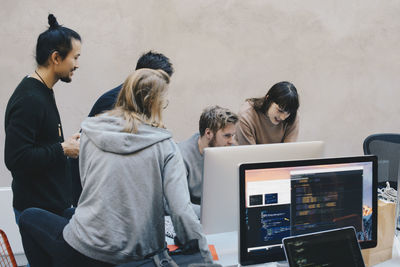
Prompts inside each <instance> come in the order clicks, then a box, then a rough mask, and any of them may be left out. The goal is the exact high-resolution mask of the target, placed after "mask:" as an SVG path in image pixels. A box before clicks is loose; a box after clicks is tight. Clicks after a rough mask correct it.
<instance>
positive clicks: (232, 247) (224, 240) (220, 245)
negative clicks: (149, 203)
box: [207, 232, 400, 267]
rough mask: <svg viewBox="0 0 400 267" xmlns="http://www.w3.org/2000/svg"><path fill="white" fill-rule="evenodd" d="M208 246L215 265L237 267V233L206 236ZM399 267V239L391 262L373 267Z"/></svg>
mask: <svg viewBox="0 0 400 267" xmlns="http://www.w3.org/2000/svg"><path fill="white" fill-rule="evenodd" d="M207 241H208V244H210V245H214V246H215V250H216V251H217V254H218V258H219V260H218V261H216V263H219V264H221V265H222V266H238V262H239V258H238V247H239V243H238V242H239V240H238V233H237V232H227V233H221V234H213V235H207ZM252 266H266V267H281V266H288V265H287V263H286V264H283V263H280V262H269V263H265V264H258V265H252ZM395 266H396V267H399V266H400V239H399V238H398V237H395V238H394V242H393V258H392V259H391V260H388V261H385V262H382V263H380V264H377V265H375V266H374V267H395Z"/></svg>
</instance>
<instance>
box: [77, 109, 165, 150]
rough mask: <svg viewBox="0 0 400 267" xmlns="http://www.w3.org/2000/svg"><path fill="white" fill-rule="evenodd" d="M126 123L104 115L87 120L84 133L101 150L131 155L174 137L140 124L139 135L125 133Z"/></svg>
mask: <svg viewBox="0 0 400 267" xmlns="http://www.w3.org/2000/svg"><path fill="white" fill-rule="evenodd" d="M124 125H125V121H124V120H123V119H122V118H118V117H113V116H109V115H107V114H103V115H100V116H97V117H89V118H86V119H85V120H84V121H83V122H82V124H81V128H82V133H83V134H84V135H86V137H87V138H88V139H90V140H91V141H92V142H93V143H94V144H95V145H96V146H97V147H98V148H100V149H101V150H104V151H107V152H112V153H117V154H131V153H134V152H137V151H139V150H142V149H144V148H146V147H149V146H151V145H154V144H156V143H158V142H161V141H163V140H166V139H169V138H171V137H172V135H171V133H170V132H169V131H167V130H165V129H162V128H157V127H152V126H149V125H147V124H143V123H142V124H139V126H138V131H137V133H127V132H123V131H122V130H123V129H124Z"/></svg>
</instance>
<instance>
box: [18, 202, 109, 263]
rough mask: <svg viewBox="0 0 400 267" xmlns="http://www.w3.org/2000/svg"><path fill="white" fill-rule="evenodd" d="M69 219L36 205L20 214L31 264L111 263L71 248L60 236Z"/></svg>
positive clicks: (24, 241) (25, 245)
mask: <svg viewBox="0 0 400 267" xmlns="http://www.w3.org/2000/svg"><path fill="white" fill-rule="evenodd" d="M68 222H69V219H67V218H65V217H62V216H59V215H56V214H53V213H51V212H48V211H46V210H42V209H38V208H29V209H26V210H24V211H23V212H22V214H21V216H20V217H19V229H20V232H21V237H22V244H23V246H24V250H25V254H26V256H27V258H28V261H29V264H30V266H31V267H43V266H49V267H50V266H57V267H64V266H65V267H67V266H69V267H70V266H74V267H80V266H82V267H84V266H85V267H89V266H96V267H97V266H98V267H103V266H104V267H109V266H114V265H112V264H110V263H105V262H100V261H97V260H95V259H92V258H89V257H87V256H85V255H83V254H81V253H79V252H78V251H77V250H75V249H74V248H72V247H71V246H70V245H69V244H68V243H67V242H65V240H64V237H63V234H62V232H63V229H64V227H65V226H66V225H67V224H68Z"/></svg>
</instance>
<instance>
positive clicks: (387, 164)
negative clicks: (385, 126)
mask: <svg viewBox="0 0 400 267" xmlns="http://www.w3.org/2000/svg"><path fill="white" fill-rule="evenodd" d="M363 148H364V154H365V155H370V154H373V155H376V156H377V157H378V183H379V184H380V185H384V183H385V182H386V181H389V182H390V184H391V186H392V187H393V188H395V189H397V182H398V177H399V165H400V134H393V133H381V134H372V135H370V136H368V137H367V138H365V140H364V144H363Z"/></svg>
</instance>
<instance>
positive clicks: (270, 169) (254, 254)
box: [239, 156, 377, 265]
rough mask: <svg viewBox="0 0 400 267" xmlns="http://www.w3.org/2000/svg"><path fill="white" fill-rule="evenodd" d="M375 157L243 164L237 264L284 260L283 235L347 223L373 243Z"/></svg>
mask: <svg viewBox="0 0 400 267" xmlns="http://www.w3.org/2000/svg"><path fill="white" fill-rule="evenodd" d="M376 174H377V170H376V157H375V156H362V157H347V158H331V159H316V160H299V161H286V162H269V163H253V164H242V165H241V166H240V185H239V186H240V236H239V239H240V242H239V244H240V263H241V264H242V265H248V264H254V263H261V262H270V261H277V260H284V259H285V255H284V252H283V248H282V239H283V238H285V237H289V236H296V235H302V234H307V233H312V232H318V231H325V230H330V229H335V228H342V227H346V226H353V227H354V228H355V229H356V234H357V238H358V240H359V241H360V246H361V247H362V248H368V247H374V246H376V242H377V224H376V214H377V212H376V210H377V199H376V185H377V177H376V176H377V175H376Z"/></svg>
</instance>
